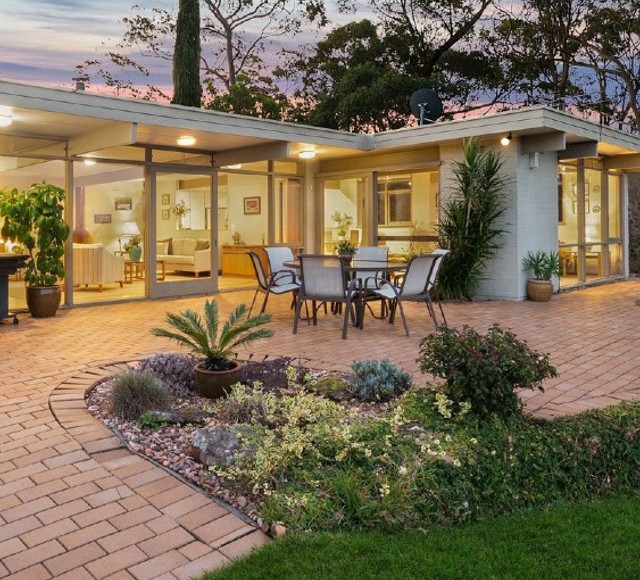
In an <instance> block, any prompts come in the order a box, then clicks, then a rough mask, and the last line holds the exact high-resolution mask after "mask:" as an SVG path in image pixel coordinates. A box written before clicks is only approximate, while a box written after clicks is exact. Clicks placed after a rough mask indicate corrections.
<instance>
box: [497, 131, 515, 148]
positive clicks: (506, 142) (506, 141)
mask: <svg viewBox="0 0 640 580" xmlns="http://www.w3.org/2000/svg"><path fill="white" fill-rule="evenodd" d="M511 139H513V136H512V135H511V131H509V134H508V135H506V136H505V137H503V138H502V139H500V144H501V145H503V146H504V147H506V146H507V145H509V143H511Z"/></svg>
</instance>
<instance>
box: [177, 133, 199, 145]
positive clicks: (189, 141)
mask: <svg viewBox="0 0 640 580" xmlns="http://www.w3.org/2000/svg"><path fill="white" fill-rule="evenodd" d="M176 143H177V144H178V145H180V147H191V145H195V143H196V138H195V137H192V136H191V135H182V136H180V137H178V139H177V140H176Z"/></svg>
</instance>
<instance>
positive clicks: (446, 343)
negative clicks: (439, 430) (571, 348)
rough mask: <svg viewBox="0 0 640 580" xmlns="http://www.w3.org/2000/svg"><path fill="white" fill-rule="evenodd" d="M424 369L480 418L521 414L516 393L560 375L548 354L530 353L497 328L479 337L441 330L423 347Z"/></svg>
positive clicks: (539, 386) (471, 332) (474, 333)
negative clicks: (444, 381)
mask: <svg viewBox="0 0 640 580" xmlns="http://www.w3.org/2000/svg"><path fill="white" fill-rule="evenodd" d="M418 360H419V362H420V370H421V371H422V372H423V373H431V374H432V375H434V376H436V377H441V378H444V379H445V380H446V383H445V385H444V394H445V395H446V396H447V397H448V398H449V399H451V400H452V401H453V402H455V403H458V404H459V403H461V402H469V403H470V404H471V410H472V411H473V413H474V414H475V415H477V416H478V417H486V416H488V415H496V416H498V417H501V418H508V417H511V416H513V415H516V414H518V413H520V412H521V410H522V401H521V400H520V397H519V396H518V394H517V393H516V392H515V389H536V388H537V389H539V390H540V391H543V390H544V389H543V387H542V381H543V379H545V378H547V377H555V376H557V371H556V369H555V367H553V366H552V365H551V364H550V362H549V355H548V354H541V353H539V352H536V351H533V350H531V349H530V348H529V347H528V346H527V344H526V342H524V341H521V340H519V339H518V338H517V337H516V335H515V334H513V333H511V332H510V331H508V330H503V329H502V328H500V326H499V325H498V324H494V325H493V326H491V328H489V331H488V332H487V334H486V335H485V336H481V335H480V334H478V332H477V331H475V330H474V329H473V328H469V327H466V326H465V327H464V329H463V331H462V332H460V331H458V330H456V329H454V328H448V327H444V326H441V327H440V328H439V329H438V330H437V331H436V332H435V333H434V334H430V335H429V336H427V337H425V338H424V339H423V340H422V341H421V343H420V358H419V359H418Z"/></svg>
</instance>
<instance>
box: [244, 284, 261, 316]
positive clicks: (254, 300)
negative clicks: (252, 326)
mask: <svg viewBox="0 0 640 580" xmlns="http://www.w3.org/2000/svg"><path fill="white" fill-rule="evenodd" d="M258 292H260V288H258V289H257V290H256V293H255V294H254V295H253V301H252V302H251V306H250V307H249V314H247V318H251V311H252V310H253V305H254V304H255V303H256V298H257V297H258Z"/></svg>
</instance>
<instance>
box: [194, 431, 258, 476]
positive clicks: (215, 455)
mask: <svg viewBox="0 0 640 580" xmlns="http://www.w3.org/2000/svg"><path fill="white" fill-rule="evenodd" d="M250 431H251V428H250V427H248V426H246V425H230V426H229V427H207V428H203V429H196V430H195V431H194V432H193V433H192V434H191V443H192V445H193V446H194V447H195V448H196V450H197V451H198V459H199V460H200V462H202V463H204V464H205V465H220V464H222V465H224V466H227V467H228V466H229V465H232V464H233V462H234V461H235V457H236V455H237V453H238V452H239V451H240V450H242V449H243V447H242V443H241V442H240V441H239V439H238V437H237V435H238V434H241V433H249V432H250Z"/></svg>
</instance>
